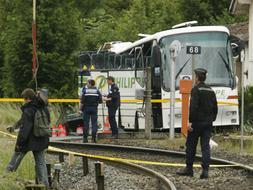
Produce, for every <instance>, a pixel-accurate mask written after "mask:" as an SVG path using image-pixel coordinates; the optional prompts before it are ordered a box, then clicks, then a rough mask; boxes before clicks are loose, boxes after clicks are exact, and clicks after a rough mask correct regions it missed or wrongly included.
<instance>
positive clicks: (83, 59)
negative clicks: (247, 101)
mask: <svg viewBox="0 0 253 190" xmlns="http://www.w3.org/2000/svg"><path fill="white" fill-rule="evenodd" d="M186 25H187V26H185V27H182V26H183V25H180V28H173V29H170V30H166V31H161V32H158V33H155V34H152V35H144V38H142V39H140V40H137V41H135V42H133V43H124V44H122V45H118V47H119V48H115V47H114V48H113V45H114V43H111V44H109V46H108V44H107V51H103V49H102V50H100V51H98V52H82V53H81V54H80V59H79V62H80V75H79V87H80V88H81V87H82V86H83V83H85V81H86V80H87V78H89V77H91V78H94V79H95V80H96V83H97V86H98V87H99V88H100V90H101V91H102V93H103V94H106V93H107V91H108V87H107V84H106V76H109V75H111V76H114V77H115V79H116V83H117V84H118V86H119V88H120V92H121V101H122V104H121V123H122V126H124V128H125V129H138V127H139V128H140V129H143V128H144V115H143V112H142V110H143V104H142V101H140V100H137V99H136V96H135V91H136V89H141V88H145V87H144V72H145V68H146V67H147V66H150V67H151V68H152V99H155V100H158V101H155V102H153V103H152V115H153V126H154V127H153V130H154V131H163V130H168V129H169V128H170V121H169V119H170V103H169V98H170V65H171V58H170V45H171V43H172V42H173V41H175V40H176V41H177V44H179V46H180V48H181V51H180V52H179V53H178V56H177V57H176V61H175V71H176V72H175V80H176V95H175V98H176V104H175V128H181V94H180V93H179V81H180V78H182V77H184V76H189V77H191V76H192V71H193V68H197V67H202V68H205V69H206V70H207V71H208V75H207V79H206V83H207V84H208V85H210V86H211V87H212V88H213V90H214V91H215V93H216V96H217V100H218V106H219V110H218V116H217V119H216V121H215V122H214V126H238V125H239V109H238V91H237V87H236V77H235V65H234V61H233V56H232V48H231V42H230V34H229V31H228V29H227V28H226V27H224V26H189V25H188V23H187V24H186ZM115 44H117V43H115ZM110 45H111V46H110ZM79 91H80V89H79ZM159 100H160V101H159ZM99 114H100V115H105V114H107V111H105V110H104V109H103V112H102V108H100V112H99ZM100 121H102V120H101V119H100Z"/></svg>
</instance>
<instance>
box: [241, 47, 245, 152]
mask: <svg viewBox="0 0 253 190" xmlns="http://www.w3.org/2000/svg"><path fill="white" fill-rule="evenodd" d="M240 57H241V60H240V61H241V63H242V73H241V126H240V127H241V138H240V141H241V147H240V153H241V154H242V153H243V136H244V130H243V128H244V123H243V122H244V61H245V52H244V49H243V50H242V51H241V56H240Z"/></svg>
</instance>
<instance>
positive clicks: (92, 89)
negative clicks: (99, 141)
mask: <svg viewBox="0 0 253 190" xmlns="http://www.w3.org/2000/svg"><path fill="white" fill-rule="evenodd" d="M100 103H102V95H101V93H100V91H99V90H98V89H97V88H96V86H95V81H94V80H93V79H90V80H88V83H87V87H86V88H84V89H83V94H82V99H81V107H80V110H81V111H82V112H83V121H84V130H83V142H84V143H86V142H88V134H89V123H90V118H91V123H92V142H94V143H96V136H97V128H98V124H97V120H98V104H100Z"/></svg>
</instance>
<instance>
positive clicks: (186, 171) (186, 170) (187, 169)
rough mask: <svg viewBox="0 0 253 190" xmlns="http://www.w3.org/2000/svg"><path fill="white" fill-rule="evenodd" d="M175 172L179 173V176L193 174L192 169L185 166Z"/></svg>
mask: <svg viewBox="0 0 253 190" xmlns="http://www.w3.org/2000/svg"><path fill="white" fill-rule="evenodd" d="M177 174H178V175H181V176H190V177H192V176H193V170H192V168H188V167H186V168H184V169H182V170H179V171H178V172H177Z"/></svg>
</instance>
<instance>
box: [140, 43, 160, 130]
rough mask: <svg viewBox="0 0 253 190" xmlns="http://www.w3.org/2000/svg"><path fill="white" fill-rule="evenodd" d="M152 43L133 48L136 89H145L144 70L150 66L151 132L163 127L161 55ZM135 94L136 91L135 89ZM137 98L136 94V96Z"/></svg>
mask: <svg viewBox="0 0 253 190" xmlns="http://www.w3.org/2000/svg"><path fill="white" fill-rule="evenodd" d="M152 45H153V41H150V42H147V43H144V44H142V47H141V48H135V61H136V64H135V77H136V82H137V83H138V85H136V88H138V86H139V87H141V88H142V89H145V69H146V68H147V67H148V66H150V67H151V70H152V73H151V77H152V79H151V80H152V84H151V88H152V99H153V102H152V116H153V126H154V129H153V130H157V129H158V130H160V128H162V127H163V121H162V102H161V78H160V66H161V58H160V57H161V54H160V48H159V46H154V47H153V48H152ZM137 92H139V91H138V89H137ZM137 96H138V94H137Z"/></svg>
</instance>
